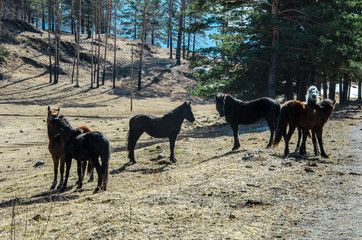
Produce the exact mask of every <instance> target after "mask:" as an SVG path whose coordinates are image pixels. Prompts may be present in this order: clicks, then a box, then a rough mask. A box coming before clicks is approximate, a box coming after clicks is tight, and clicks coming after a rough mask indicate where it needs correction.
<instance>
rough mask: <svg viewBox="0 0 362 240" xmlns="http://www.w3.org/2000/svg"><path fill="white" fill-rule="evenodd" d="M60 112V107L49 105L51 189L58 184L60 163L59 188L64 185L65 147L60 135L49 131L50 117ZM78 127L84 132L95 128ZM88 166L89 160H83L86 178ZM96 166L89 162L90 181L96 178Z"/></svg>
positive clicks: (83, 171)
mask: <svg viewBox="0 0 362 240" xmlns="http://www.w3.org/2000/svg"><path fill="white" fill-rule="evenodd" d="M59 114H60V108H58V109H51V108H50V106H48V118H47V129H48V139H49V144H48V149H49V152H50V155H51V156H52V159H53V166H54V180H53V183H52V185H51V187H50V189H54V188H55V186H56V185H57V180H58V166H59V163H60V167H59V172H60V182H59V185H58V187H57V189H60V188H61V187H62V185H63V176H64V147H63V146H62V144H61V142H60V139H59V137H55V136H52V135H51V133H50V131H49V125H50V120H49V119H50V117H57V116H59ZM77 129H79V130H81V131H82V132H83V133H86V132H92V131H93V130H92V129H90V128H89V127H87V126H81V127H78V128H77ZM86 168H87V162H83V164H82V179H83V178H84V173H85V169H86ZM93 169H94V167H93V165H92V163H91V162H88V170H87V173H88V175H90V177H89V180H88V182H92V181H93V179H94V173H93V172H94V171H93Z"/></svg>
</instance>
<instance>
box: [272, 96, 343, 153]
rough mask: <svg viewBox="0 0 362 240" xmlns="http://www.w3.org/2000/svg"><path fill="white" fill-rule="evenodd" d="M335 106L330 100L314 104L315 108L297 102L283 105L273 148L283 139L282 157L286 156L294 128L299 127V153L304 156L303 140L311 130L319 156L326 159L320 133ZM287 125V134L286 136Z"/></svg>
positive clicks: (288, 102)
mask: <svg viewBox="0 0 362 240" xmlns="http://www.w3.org/2000/svg"><path fill="white" fill-rule="evenodd" d="M335 104H336V101H332V100H330V99H326V100H324V101H322V102H319V103H316V104H315V106H311V105H309V104H304V103H302V102H301V101H298V100H290V101H287V102H286V103H284V105H283V106H282V108H281V111H280V117H279V123H278V128H277V130H276V133H275V139H274V144H273V146H277V145H278V144H279V142H280V140H281V138H282V137H283V138H284V141H285V148H284V155H285V156H287V155H288V154H289V146H288V143H289V140H290V138H291V136H292V135H293V132H294V130H295V128H296V127H299V128H301V129H302V131H303V139H302V145H301V148H300V150H299V153H300V154H305V140H306V138H307V135H308V132H309V130H312V131H313V132H314V133H315V134H316V135H317V139H318V143H319V147H320V150H321V156H322V157H324V158H328V155H327V154H326V153H325V152H324V148H323V141H322V132H323V126H324V124H325V123H326V122H327V121H328V119H329V118H330V116H331V114H332V111H333V109H334V107H335ZM287 125H289V130H288V134H286V129H287Z"/></svg>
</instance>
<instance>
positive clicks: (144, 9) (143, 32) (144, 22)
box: [138, 0, 147, 90]
mask: <svg viewBox="0 0 362 240" xmlns="http://www.w3.org/2000/svg"><path fill="white" fill-rule="evenodd" d="M146 10H147V0H144V7H143V14H142V15H143V26H142V45H141V56H140V65H139V68H138V90H141V78H142V59H143V50H144V41H145V35H146Z"/></svg>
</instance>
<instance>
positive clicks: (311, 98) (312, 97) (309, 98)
mask: <svg viewBox="0 0 362 240" xmlns="http://www.w3.org/2000/svg"><path fill="white" fill-rule="evenodd" d="M305 99H306V102H303V103H305V104H308V105H310V106H312V107H314V106H315V104H316V103H318V102H319V101H320V95H319V91H318V88H317V87H316V86H313V85H312V86H310V87H309V88H308V90H307V94H306V95H305ZM297 129H298V142H297V146H296V148H295V151H296V152H298V151H299V150H300V139H301V138H302V129H301V128H297ZM308 135H309V134H308ZM312 142H313V147H314V153H315V155H318V146H317V141H316V138H315V133H314V132H313V131H312Z"/></svg>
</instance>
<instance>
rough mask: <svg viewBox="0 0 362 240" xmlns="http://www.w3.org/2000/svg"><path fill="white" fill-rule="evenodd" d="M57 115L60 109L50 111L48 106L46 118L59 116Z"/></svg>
mask: <svg viewBox="0 0 362 240" xmlns="http://www.w3.org/2000/svg"><path fill="white" fill-rule="evenodd" d="M59 113H60V108H58V109H51V108H50V106H48V118H50V117H56V116H59Z"/></svg>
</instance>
